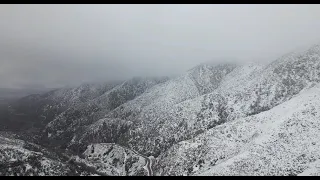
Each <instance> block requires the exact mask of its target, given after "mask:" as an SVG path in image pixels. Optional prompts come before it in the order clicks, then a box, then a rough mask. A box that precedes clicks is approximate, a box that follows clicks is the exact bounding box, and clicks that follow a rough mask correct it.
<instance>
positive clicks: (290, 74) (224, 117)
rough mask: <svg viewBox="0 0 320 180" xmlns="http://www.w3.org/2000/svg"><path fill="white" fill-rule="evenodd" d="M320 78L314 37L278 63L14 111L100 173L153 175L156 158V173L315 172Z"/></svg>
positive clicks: (46, 140) (114, 87)
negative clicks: (301, 49) (301, 48)
mask: <svg viewBox="0 0 320 180" xmlns="http://www.w3.org/2000/svg"><path fill="white" fill-rule="evenodd" d="M319 83H320V45H315V46H312V47H311V48H309V49H307V50H305V51H301V52H295V53H290V54H287V55H285V56H283V57H280V58H279V59H277V60H276V61H274V62H272V63H270V64H258V63H247V64H239V63H237V64H233V63H224V64H212V63H207V64H201V65H199V66H197V67H195V68H192V69H190V70H189V71H187V72H186V73H185V74H182V75H181V76H178V77H173V78H167V77H163V78H133V79H131V80H128V81H124V82H112V83H105V84H85V85H82V86H80V87H77V88H68V89H59V90H55V91H51V92H49V93H45V94H40V95H32V96H28V97H25V98H23V99H21V100H19V101H17V102H16V103H14V104H13V105H12V106H10V109H9V110H10V112H13V114H23V117H25V119H27V120H29V119H32V120H30V122H32V126H31V127H30V126H26V127H23V130H24V131H23V132H26V131H25V130H28V131H27V132H28V133H26V134H28V135H30V134H31V137H32V138H30V139H26V137H30V136H26V135H25V136H24V137H25V140H32V141H33V142H36V143H38V144H40V145H42V146H45V147H48V148H53V147H55V148H60V149H64V150H67V151H68V152H69V151H70V152H71V153H73V154H74V155H75V156H77V158H76V160H75V162H81V163H84V164H86V165H87V166H90V167H91V168H93V169H95V170H96V172H97V173H105V174H109V175H146V174H150V171H151V170H150V169H148V168H146V166H147V164H148V163H151V166H152V171H153V172H152V173H153V174H155V175H305V174H309V175H317V173H318V174H319V173H320V170H319V168H318V165H319V162H320V154H319V153H318V152H320V151H319V150H320V146H319V142H318V141H317V139H319V136H320V133H319V132H320V131H319V130H320V124H319V123H318V122H317V121H318V119H319V117H318V115H319V114H318V112H320V111H319V110H320V109H319V108H320V97H319V95H318V94H320V93H319V88H320V84H319ZM11 116H14V115H11ZM11 116H9V117H11ZM14 117H16V116H14ZM23 117H22V118H23ZM20 119H21V117H20ZM10 120H11V119H10V118H8V121H10ZM28 122H29V121H28ZM110 143H111V144H110ZM113 144H116V145H113ZM91 149H98V151H95V150H93V151H92V150H91ZM151 156H154V157H155V160H154V161H152V162H150V159H149V157H151ZM128 163H129V164H130V165H128ZM149 168H150V167H149Z"/></svg>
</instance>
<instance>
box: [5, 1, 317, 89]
mask: <svg viewBox="0 0 320 180" xmlns="http://www.w3.org/2000/svg"><path fill="white" fill-rule="evenodd" d="M319 42H320V5H0V87H19V86H36V85H37V86H41V85H45V86H47V87H55V86H63V85H67V84H77V83H81V82H85V81H101V80H105V81H108V80H113V79H127V78H130V77H132V76H161V75H174V74H181V73H183V72H184V71H186V70H188V69H190V68H192V67H193V66H195V65H197V64H199V63H202V62H206V61H215V60H216V59H221V58H231V59H232V58H235V59H239V60H245V61H251V60H273V59H275V58H276V57H278V56H281V55H283V54H285V53H288V52H290V51H292V50H295V49H297V48H300V47H304V46H308V45H312V44H314V43H319Z"/></svg>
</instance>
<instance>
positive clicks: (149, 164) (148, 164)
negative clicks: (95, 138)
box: [110, 143, 154, 176]
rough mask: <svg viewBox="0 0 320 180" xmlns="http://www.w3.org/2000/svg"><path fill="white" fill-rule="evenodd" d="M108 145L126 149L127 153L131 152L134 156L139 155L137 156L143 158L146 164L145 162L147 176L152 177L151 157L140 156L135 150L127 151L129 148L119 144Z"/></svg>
mask: <svg viewBox="0 0 320 180" xmlns="http://www.w3.org/2000/svg"><path fill="white" fill-rule="evenodd" d="M110 144H112V145H114V146H118V147H121V148H123V149H126V150H128V151H132V152H133V153H135V154H136V155H139V156H141V157H143V158H144V159H145V160H146V162H147V163H146V167H147V171H148V176H154V174H153V169H152V165H153V161H152V156H151V157H147V156H145V155H142V154H140V153H138V152H137V151H135V150H132V149H129V148H127V147H124V146H121V145H119V144H115V143H110Z"/></svg>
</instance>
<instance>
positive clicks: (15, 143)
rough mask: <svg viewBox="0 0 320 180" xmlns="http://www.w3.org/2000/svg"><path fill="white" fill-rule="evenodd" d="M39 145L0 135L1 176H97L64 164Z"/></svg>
mask: <svg viewBox="0 0 320 180" xmlns="http://www.w3.org/2000/svg"><path fill="white" fill-rule="evenodd" d="M38 148H40V147H39V146H37V145H33V144H30V143H26V142H24V141H22V140H18V139H13V138H11V137H5V136H3V135H0V176H66V175H72V176H76V175H78V176H79V175H86V176H87V175H96V174H95V173H94V172H90V171H87V170H86V169H81V168H79V167H77V166H74V165H70V164H67V163H64V162H62V160H61V159H60V158H57V157H56V156H55V155H54V154H50V153H48V152H47V151H46V150H44V149H41V148H40V149H38Z"/></svg>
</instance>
